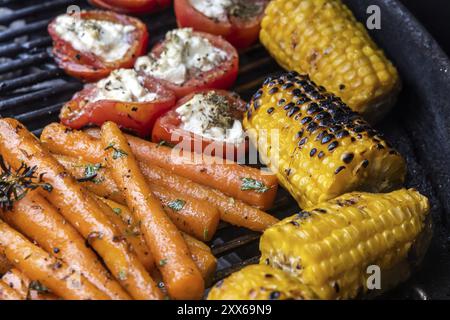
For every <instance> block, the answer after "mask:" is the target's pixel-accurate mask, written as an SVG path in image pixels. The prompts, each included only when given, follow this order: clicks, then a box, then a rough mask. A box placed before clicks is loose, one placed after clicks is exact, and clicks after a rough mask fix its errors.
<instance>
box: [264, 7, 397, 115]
mask: <svg viewBox="0 0 450 320" xmlns="http://www.w3.org/2000/svg"><path fill="white" fill-rule="evenodd" d="M280 17H283V18H282V19H280ZM260 39H261V42H262V43H263V45H264V46H265V47H266V48H267V49H268V51H269V52H270V53H271V55H272V56H273V57H274V58H275V59H276V60H277V61H278V63H279V64H280V65H281V66H283V67H284V68H286V69H288V70H295V71H297V72H299V73H306V74H309V75H310V77H311V79H312V80H313V81H315V82H316V83H318V84H320V85H323V86H325V87H326V88H327V90H329V91H330V92H332V93H334V94H336V95H337V96H339V97H341V98H342V100H343V101H344V102H345V103H347V104H348V105H349V106H350V108H352V109H353V110H354V111H357V112H359V113H361V114H362V115H363V117H365V118H366V119H367V120H368V121H370V122H376V121H378V120H379V119H381V118H382V117H383V116H384V115H385V114H386V112H387V111H389V109H390V107H391V106H392V104H393V102H394V101H395V96H396V95H397V93H398V91H399V89H400V86H401V85H400V78H399V75H398V72H397V70H396V68H395V67H394V66H393V64H392V63H391V62H390V61H389V60H388V59H387V58H386V56H385V55H384V53H383V51H382V50H380V49H379V48H378V47H377V45H376V44H375V43H374V42H373V41H372V39H371V38H370V36H369V34H368V32H367V30H366V29H365V28H364V26H363V25H362V24H361V23H359V22H358V21H356V19H355V17H354V16H353V14H352V12H351V11H350V10H349V9H348V8H347V6H346V5H345V4H343V3H342V2H341V0H326V1H325V0H273V1H271V2H270V4H269V5H268V7H267V9H266V13H265V17H264V19H263V21H262V29H261V33H260Z"/></svg>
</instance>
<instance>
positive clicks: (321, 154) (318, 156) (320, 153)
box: [317, 151, 325, 159]
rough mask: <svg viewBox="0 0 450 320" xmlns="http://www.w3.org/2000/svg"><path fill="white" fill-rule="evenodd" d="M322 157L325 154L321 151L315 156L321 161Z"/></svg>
mask: <svg viewBox="0 0 450 320" xmlns="http://www.w3.org/2000/svg"><path fill="white" fill-rule="evenodd" d="M324 155H325V153H324V152H323V151H320V152H319V154H318V155H317V158H319V159H322V158H323V156H324Z"/></svg>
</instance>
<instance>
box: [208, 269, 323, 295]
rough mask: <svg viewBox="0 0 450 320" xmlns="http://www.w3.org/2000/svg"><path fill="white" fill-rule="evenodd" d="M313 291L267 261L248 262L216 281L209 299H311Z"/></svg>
mask: <svg viewBox="0 0 450 320" xmlns="http://www.w3.org/2000/svg"><path fill="white" fill-rule="evenodd" d="M314 298H316V297H315V295H314V293H313V292H312V291H311V290H310V289H309V288H308V287H307V286H305V285H303V284H302V283H300V281H299V280H297V279H296V278H294V277H292V276H290V275H289V274H287V273H285V272H283V271H281V270H278V269H275V268H272V267H270V266H267V265H262V264H260V265H251V266H248V267H245V268H243V269H242V270H240V271H238V272H235V273H233V274H232V275H231V276H229V277H228V278H226V279H225V280H222V281H219V282H218V283H217V284H216V285H215V286H214V287H213V288H212V289H211V291H210V292H209V295H208V300H287V299H298V300H303V299H305V300H306V299H308V300H309V299H314Z"/></svg>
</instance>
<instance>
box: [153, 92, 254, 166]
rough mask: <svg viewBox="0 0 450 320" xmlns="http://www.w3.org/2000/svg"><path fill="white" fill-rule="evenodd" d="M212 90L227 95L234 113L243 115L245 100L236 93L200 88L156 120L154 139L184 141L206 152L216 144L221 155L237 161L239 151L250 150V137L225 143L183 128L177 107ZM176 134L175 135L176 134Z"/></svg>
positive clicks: (157, 141)
mask: <svg viewBox="0 0 450 320" xmlns="http://www.w3.org/2000/svg"><path fill="white" fill-rule="evenodd" d="M210 91H214V92H216V93H218V94H219V95H222V96H225V97H226V98H227V99H228V100H229V101H230V102H231V103H232V105H233V114H234V115H235V116H236V118H238V117H242V116H243V113H244V110H245V104H246V103H245V102H244V101H243V100H241V99H240V98H239V97H237V96H236V95H235V94H233V93H231V92H229V91H225V90H200V91H196V92H193V93H191V94H189V95H188V96H186V97H184V98H183V99H180V100H179V101H178V102H177V104H176V105H175V106H174V107H173V108H172V109H171V110H169V111H168V112H167V113H165V114H164V115H162V116H161V117H160V118H158V120H156V122H155V125H154V127H153V131H152V141H153V142H155V143H159V142H161V141H165V142H168V143H170V144H172V145H177V144H179V143H183V145H186V142H187V144H189V143H190V147H191V150H192V151H195V152H198V151H201V152H204V151H205V149H206V148H207V147H208V146H211V145H214V147H215V150H220V149H221V155H222V156H223V158H224V159H229V160H233V161H236V160H237V158H238V156H240V155H238V152H239V151H240V152H242V151H244V152H245V154H246V153H247V151H248V147H249V146H248V143H249V142H248V139H246V140H245V141H244V142H243V143H242V144H240V145H235V144H231V143H225V142H220V141H215V140H212V139H208V138H205V137H201V136H199V135H197V134H194V133H192V132H189V131H186V130H184V129H181V128H180V126H181V120H180V117H179V115H178V113H177V112H176V109H177V108H178V107H180V106H181V105H183V104H185V103H186V102H188V101H189V100H191V99H192V97H193V96H194V95H196V94H199V93H207V92H210ZM174 134H175V135H174ZM198 146H201V150H197V148H198ZM227 150H232V151H233V154H231V155H227ZM216 155H217V154H216V153H215V152H212V154H211V156H216Z"/></svg>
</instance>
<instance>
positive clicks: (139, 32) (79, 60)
mask: <svg viewBox="0 0 450 320" xmlns="http://www.w3.org/2000/svg"><path fill="white" fill-rule="evenodd" d="M80 17H81V19H95V20H105V21H111V22H115V23H120V24H123V25H130V24H131V25H133V26H135V28H136V30H134V31H133V33H132V34H131V36H130V38H129V39H128V41H129V43H130V44H131V48H130V50H128V52H127V54H126V55H125V56H124V57H123V58H122V59H120V60H118V61H114V62H106V61H104V60H103V59H102V58H101V57H99V56H97V55H95V54H93V53H92V52H80V51H78V50H76V49H74V47H73V46H72V45H71V44H70V42H67V41H65V40H63V39H61V37H60V36H59V35H58V33H57V32H56V30H55V26H56V19H55V20H53V21H52V22H51V23H50V25H49V26H48V32H49V33H50V36H51V37H52V39H53V54H54V56H55V59H56V61H57V63H58V65H59V66H60V68H62V69H64V70H65V71H66V73H68V74H69V75H71V76H73V77H75V78H78V79H81V80H83V81H86V82H94V81H97V80H100V79H102V78H105V77H107V76H108V75H109V74H110V73H111V71H113V70H115V69H120V68H132V67H133V65H134V63H135V61H136V59H137V58H138V57H139V56H142V55H144V54H145V52H146V51H147V46H148V31H147V27H146V25H145V24H143V23H142V22H141V21H139V20H138V19H135V18H132V17H128V16H125V15H121V14H117V13H114V12H108V11H82V12H81V13H80Z"/></svg>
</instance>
